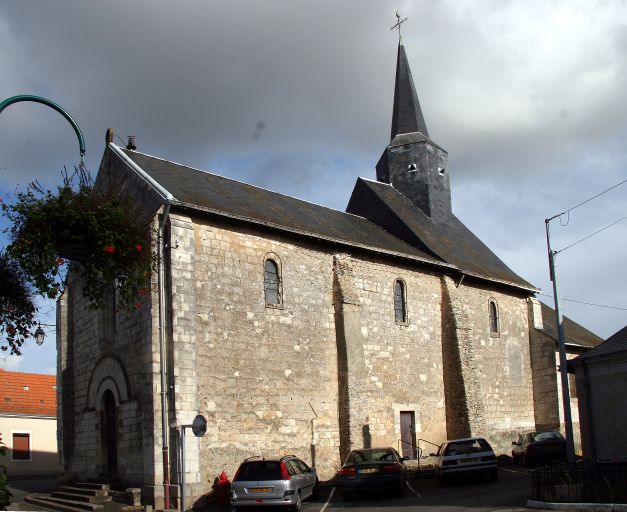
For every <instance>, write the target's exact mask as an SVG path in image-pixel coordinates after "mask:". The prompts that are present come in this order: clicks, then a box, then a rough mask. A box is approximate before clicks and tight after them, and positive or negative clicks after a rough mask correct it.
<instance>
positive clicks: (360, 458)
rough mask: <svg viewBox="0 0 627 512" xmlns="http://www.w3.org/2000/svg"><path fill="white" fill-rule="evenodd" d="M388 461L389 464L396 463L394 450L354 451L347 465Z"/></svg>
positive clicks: (347, 460)
mask: <svg viewBox="0 0 627 512" xmlns="http://www.w3.org/2000/svg"><path fill="white" fill-rule="evenodd" d="M382 460H383V461H387V462H396V457H395V456H394V452H392V450H386V449H382V450H376V449H374V450H353V451H352V452H351V453H350V455H349V456H348V459H346V463H347V464H360V463H362V462H373V461H377V462H378V461H382Z"/></svg>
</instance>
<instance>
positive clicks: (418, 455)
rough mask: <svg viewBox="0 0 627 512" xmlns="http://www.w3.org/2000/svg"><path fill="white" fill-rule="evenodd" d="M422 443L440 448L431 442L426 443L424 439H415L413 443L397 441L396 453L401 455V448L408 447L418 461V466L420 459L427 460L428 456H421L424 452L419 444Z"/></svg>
mask: <svg viewBox="0 0 627 512" xmlns="http://www.w3.org/2000/svg"><path fill="white" fill-rule="evenodd" d="M421 442H423V443H425V444H429V445H431V446H435V447H436V448H440V446H441V445H439V444H435V443H432V442H431V441H427V440H426V439H416V442H415V443H412V442H409V441H405V440H403V439H399V440H398V442H397V446H398V447H397V451H398V452H399V453H400V454H402V453H403V451H402V447H406V446H410V447H411V449H412V452H413V454H414V455H415V456H416V459H417V460H418V464H420V459H427V458H429V455H423V452H424V450H423V449H422V448H421V447H420V443H421Z"/></svg>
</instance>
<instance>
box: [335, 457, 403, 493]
mask: <svg viewBox="0 0 627 512" xmlns="http://www.w3.org/2000/svg"><path fill="white" fill-rule="evenodd" d="M405 460H407V459H406V458H403V457H401V456H400V455H399V454H398V452H397V451H396V450H395V449H394V448H363V449H360V450H353V451H352V452H350V454H349V455H348V457H347V458H346V462H345V463H344V465H343V466H342V469H341V470H340V488H341V490H342V498H343V499H344V500H345V501H348V500H349V499H350V497H351V495H352V493H354V492H356V491H365V490H368V491H370V490H381V489H392V490H394V491H396V493H397V494H398V495H400V496H402V495H403V494H404V492H405V482H406V479H407V475H406V473H405V463H404V461H405Z"/></svg>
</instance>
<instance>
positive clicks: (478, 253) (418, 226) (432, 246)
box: [347, 178, 535, 290]
mask: <svg viewBox="0 0 627 512" xmlns="http://www.w3.org/2000/svg"><path fill="white" fill-rule="evenodd" d="M347 211H349V212H351V213H355V214H356V215H361V216H364V217H366V218H368V219H370V220H371V221H373V222H375V223H376V224H378V225H381V226H383V227H384V228H385V229H387V230H388V231H390V232H392V233H393V234H395V235H396V236H398V237H399V238H401V239H403V240H405V241H406V242H407V243H409V244H411V245H414V246H417V247H420V248H421V249H423V250H424V251H425V252H427V253H429V254H432V255H433V256H435V257H437V258H439V259H441V260H442V261H445V262H447V263H450V264H452V265H455V266H456V267H458V268H459V269H460V270H461V271H462V272H464V273H466V274H469V275H474V276H478V277H482V278H486V279H490V280H496V281H499V282H503V283H507V284H513V285H515V286H518V287H522V288H524V289H527V290H535V288H534V286H533V285H531V284H530V283H528V282H527V281H525V280H524V279H523V278H521V277H520V276H518V275H517V274H516V273H515V272H514V271H513V270H511V269H510V268H509V267H508V266H507V265H505V263H503V262H502V261H501V260H500V259H499V258H498V256H496V254H494V253H493V252H492V251H491V250H490V249H489V248H488V247H487V246H486V245H485V244H484V243H483V242H482V241H481V240H479V238H477V237H476V236H475V235H474V234H473V233H472V232H471V231H470V230H469V229H468V228H467V227H466V226H464V224H463V223H462V222H461V221H460V220H459V219H458V218H457V217H455V215H453V214H452V213H451V214H450V216H448V217H447V218H446V219H445V220H443V221H441V222H437V223H435V222H433V221H432V220H431V219H430V218H429V217H427V215H425V214H424V213H423V212H422V211H421V210H420V208H418V207H416V206H415V205H414V204H413V203H412V202H411V201H410V200H409V199H408V198H407V197H405V196H404V195H403V194H401V193H400V192H399V191H398V190H396V189H395V188H394V187H393V186H392V185H389V184H387V183H380V182H377V181H371V180H365V179H363V178H359V179H358V180H357V183H356V184H355V190H354V191H353V195H352V196H351V199H350V202H349V205H348V208H347Z"/></svg>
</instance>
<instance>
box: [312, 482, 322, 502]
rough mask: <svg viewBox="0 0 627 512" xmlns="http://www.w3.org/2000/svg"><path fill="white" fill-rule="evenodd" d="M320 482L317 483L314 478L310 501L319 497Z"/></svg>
mask: <svg viewBox="0 0 627 512" xmlns="http://www.w3.org/2000/svg"><path fill="white" fill-rule="evenodd" d="M319 485H320V482H318V479H317V478H316V483H315V484H314V486H313V490H312V491H311V499H312V500H317V499H318V498H319V497H320V487H319Z"/></svg>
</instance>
